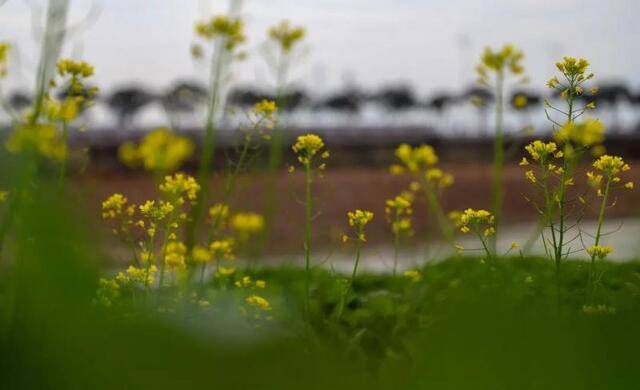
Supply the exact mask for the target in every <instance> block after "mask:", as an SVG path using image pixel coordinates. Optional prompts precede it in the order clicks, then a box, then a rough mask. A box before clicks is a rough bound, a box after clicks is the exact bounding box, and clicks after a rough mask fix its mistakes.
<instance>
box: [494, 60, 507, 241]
mask: <svg viewBox="0 0 640 390" xmlns="http://www.w3.org/2000/svg"><path fill="white" fill-rule="evenodd" d="M503 127H504V71H503V70H500V71H498V73H497V76H496V134H495V138H494V142H493V170H492V177H491V208H492V212H493V215H494V217H495V229H496V232H495V234H494V235H493V237H492V239H491V247H492V248H493V250H494V251H495V249H496V245H497V241H498V229H499V228H500V223H501V222H502V203H503V199H504V183H503V170H504V129H503Z"/></svg>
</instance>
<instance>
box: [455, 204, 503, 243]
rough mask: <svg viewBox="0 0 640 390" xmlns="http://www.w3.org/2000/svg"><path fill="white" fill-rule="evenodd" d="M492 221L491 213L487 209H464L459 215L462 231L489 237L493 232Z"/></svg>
mask: <svg viewBox="0 0 640 390" xmlns="http://www.w3.org/2000/svg"><path fill="white" fill-rule="evenodd" d="M494 222H495V220H494V217H493V215H492V214H491V213H490V212H488V211H487V210H474V209H466V210H465V211H464V212H463V213H462V214H461V215H460V220H459V225H460V231H461V232H462V233H469V232H474V233H476V234H479V235H480V234H481V235H482V236H484V237H489V236H491V235H493V233H494V232H495V228H494V226H493V224H494Z"/></svg>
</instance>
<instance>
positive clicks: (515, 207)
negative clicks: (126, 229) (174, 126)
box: [73, 161, 640, 254]
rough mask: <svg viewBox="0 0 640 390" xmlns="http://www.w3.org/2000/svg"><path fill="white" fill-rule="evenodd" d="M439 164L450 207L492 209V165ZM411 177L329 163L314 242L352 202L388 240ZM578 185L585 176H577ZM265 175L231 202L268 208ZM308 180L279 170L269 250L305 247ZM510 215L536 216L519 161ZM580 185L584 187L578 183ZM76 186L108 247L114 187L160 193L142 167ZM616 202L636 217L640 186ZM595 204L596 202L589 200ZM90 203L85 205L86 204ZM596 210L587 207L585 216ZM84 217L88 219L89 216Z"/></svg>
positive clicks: (324, 240) (133, 193)
mask: <svg viewBox="0 0 640 390" xmlns="http://www.w3.org/2000/svg"><path fill="white" fill-rule="evenodd" d="M639 163H640V162H635V163H634V162H633V161H632V162H631V166H632V171H631V172H630V175H629V179H631V180H635V181H636V182H638V181H639V180H640V170H639V169H633V167H636V166H640V164H639ZM441 167H442V168H443V169H444V170H446V171H448V172H451V173H453V174H454V175H455V178H456V181H455V184H454V185H453V186H452V187H450V188H448V189H447V190H446V192H445V194H444V195H445V196H443V204H444V208H445V210H446V211H450V210H456V209H463V208H467V207H472V208H488V207H489V194H490V177H491V167H490V165H489V164H488V163H458V164H447V163H443V164H441ZM409 182H410V180H409V179H408V177H404V176H403V177H398V176H392V175H391V174H389V173H388V171H387V169H384V168H365V167H358V168H331V169H329V170H328V171H327V172H326V175H325V177H324V178H321V179H317V180H316V182H315V184H314V199H315V205H314V208H315V210H316V211H317V215H316V217H315V220H314V222H313V229H314V246H315V247H316V248H321V247H326V246H328V245H332V244H333V243H335V244H337V243H338V242H339V239H340V237H341V234H342V233H343V232H346V229H347V224H346V217H345V213H346V212H347V211H349V210H353V209H355V208H361V209H368V210H371V211H373V212H374V213H375V219H374V221H373V222H372V223H371V224H370V225H369V226H367V237H368V241H369V243H370V244H372V245H376V244H384V243H389V242H390V239H391V236H390V232H389V229H388V226H387V223H386V221H385V217H384V200H385V199H388V198H390V197H392V196H394V195H396V194H398V193H399V192H400V191H401V190H402V189H404V188H406V187H407V186H408V184H409ZM577 182H578V183H579V184H580V180H577ZM221 183H222V180H221V178H220V177H216V178H214V179H213V180H212V182H211V194H212V196H213V197H214V198H215V197H216V196H217V195H218V196H219V193H220V188H222V186H221ZM266 185H267V176H266V175H265V174H264V173H253V174H245V175H243V176H241V177H240V178H239V180H238V185H237V195H236V196H235V197H234V198H233V201H232V204H231V207H232V208H233V209H234V210H236V211H239V210H243V211H254V212H263V211H264V207H265V204H266V203H267V202H266V199H265V196H266V195H265V194H266V190H265V188H266ZM303 186H304V178H303V175H302V174H301V173H300V172H295V173H292V174H289V173H286V172H284V171H283V172H281V173H279V174H278V177H277V193H278V196H277V212H276V213H275V217H274V220H273V226H272V230H271V234H270V239H269V242H268V246H267V251H268V252H269V253H273V254H276V253H290V252H292V251H298V250H300V248H301V245H302V244H301V243H302V237H303V226H304V206H303V204H302V201H301V200H302V199H303V198H304V187H303ZM505 186H506V195H505V218H504V224H505V225H508V224H511V223H518V222H523V221H527V220H528V221H531V218H532V217H535V209H534V207H533V205H532V204H530V203H529V202H527V201H526V200H525V197H524V194H527V195H528V196H531V195H532V193H533V189H532V186H531V184H530V183H529V182H527V181H526V180H525V178H524V169H523V168H522V167H519V166H517V165H508V166H507V167H506V168H505ZM578 187H579V186H578ZM73 189H74V191H75V193H76V194H77V195H78V196H79V197H80V198H81V202H80V203H82V206H80V207H81V208H83V211H88V213H89V214H88V215H92V216H95V218H92V219H91V220H90V221H88V223H90V224H91V225H95V226H96V227H98V228H99V229H101V230H103V232H104V235H103V237H105V241H104V242H105V245H114V244H115V241H112V239H110V238H109V237H110V234H109V231H108V229H106V228H105V227H104V224H103V223H102V222H101V221H100V220H99V217H98V216H99V207H100V206H99V205H100V202H101V201H102V200H103V199H104V198H106V197H107V196H108V195H110V194H111V193H113V192H120V193H123V194H125V195H126V196H128V197H129V199H130V200H131V201H133V202H140V201H142V200H145V199H149V198H153V197H154V196H155V184H154V181H153V180H152V179H151V178H150V177H149V175H147V174H144V173H128V174H127V173H123V172H117V173H106V172H102V173H95V172H94V173H93V174H89V175H83V176H82V177H80V178H78V179H76V180H75V181H74V186H73ZM616 193H617V196H618V198H617V204H616V207H614V208H612V209H610V211H609V212H608V216H610V217H615V216H617V217H622V216H634V215H635V214H636V213H637V212H638V211H639V210H638V208H637V205H638V201H639V200H640V194H639V193H638V191H637V190H636V191H628V190H624V189H620V190H618V191H616ZM592 203H593V202H592ZM84 208H87V209H88V210H86V209H84ZM589 215H591V216H592V215H593V212H590V213H587V217H589ZM85 218H86V217H85ZM414 224H415V227H416V236H415V238H414V240H416V242H417V240H423V239H424V238H425V237H432V238H437V232H434V231H433V229H432V227H433V223H431V221H430V220H429V219H428V216H427V213H426V210H425V205H424V202H422V201H420V200H418V201H417V202H416V205H415V217H414Z"/></svg>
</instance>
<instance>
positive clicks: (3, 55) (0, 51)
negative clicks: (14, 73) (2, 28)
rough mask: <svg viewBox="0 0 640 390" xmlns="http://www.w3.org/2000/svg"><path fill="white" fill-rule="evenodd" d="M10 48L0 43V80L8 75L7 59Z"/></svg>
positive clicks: (5, 43)
mask: <svg viewBox="0 0 640 390" xmlns="http://www.w3.org/2000/svg"><path fill="white" fill-rule="evenodd" d="M10 50H11V46H10V45H9V44H8V43H7V42H0V78H3V77H6V76H7V74H8V73H9V67H8V66H7V64H8V62H9V61H8V57H9V51H10Z"/></svg>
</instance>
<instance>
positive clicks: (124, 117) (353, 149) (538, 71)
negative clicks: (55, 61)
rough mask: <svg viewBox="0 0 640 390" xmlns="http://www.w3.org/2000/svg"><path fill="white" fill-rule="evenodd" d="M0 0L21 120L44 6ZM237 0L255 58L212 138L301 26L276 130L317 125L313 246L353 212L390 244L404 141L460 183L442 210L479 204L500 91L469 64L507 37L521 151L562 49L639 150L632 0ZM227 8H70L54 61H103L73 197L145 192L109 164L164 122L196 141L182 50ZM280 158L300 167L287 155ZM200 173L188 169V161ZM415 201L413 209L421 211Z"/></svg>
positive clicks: (535, 128)
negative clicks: (274, 44)
mask: <svg viewBox="0 0 640 390" xmlns="http://www.w3.org/2000/svg"><path fill="white" fill-rule="evenodd" d="M0 3H2V5H1V7H0V37H2V38H3V39H6V40H7V41H8V42H9V43H10V44H11V45H12V47H13V48H14V50H12V52H11V57H10V61H9V64H10V68H9V74H10V76H9V77H8V78H7V79H6V80H5V82H4V83H3V86H2V92H3V94H4V96H5V98H6V99H7V101H8V102H9V103H10V104H11V105H12V106H13V107H14V108H15V109H17V110H20V109H23V108H25V107H28V106H29V104H30V102H31V99H32V95H33V82H32V80H33V79H34V75H35V73H36V68H37V61H38V56H39V47H40V43H41V37H42V25H43V19H44V15H45V13H46V2H45V1H41V0H5V1H1V2H0ZM240 3H241V10H240V13H241V16H242V18H243V19H244V20H245V23H246V30H247V44H246V45H244V46H243V50H245V51H246V54H247V58H246V59H245V60H244V61H241V62H238V63H235V64H234V65H233V67H232V70H231V72H230V73H229V75H228V78H227V80H226V81H227V83H226V84H225V93H224V95H225V97H226V105H225V109H224V110H221V112H220V113H219V118H217V120H218V122H217V123H218V126H217V128H218V130H217V131H218V132H219V134H220V135H219V144H218V146H219V147H220V148H221V149H222V150H233V146H234V140H235V138H234V134H235V132H236V130H237V125H238V115H237V112H239V111H241V110H246V109H248V108H250V107H251V105H252V104H254V103H255V102H256V101H259V100H260V99H261V98H263V97H270V96H271V97H272V96H274V94H275V89H276V83H277V81H276V78H275V76H274V74H273V71H272V69H271V67H270V60H269V55H268V48H267V46H266V45H267V44H266V41H267V34H266V32H267V30H268V28H269V27H270V26H273V25H275V24H277V23H279V22H280V21H282V20H284V19H286V20H290V21H291V22H292V24H294V25H300V26H304V27H305V29H306V32H307V35H306V37H305V39H304V41H303V43H302V45H301V47H300V48H299V50H297V51H296V53H295V57H294V58H293V60H292V62H291V66H290V67H289V71H288V77H287V80H286V83H285V84H284V93H285V95H286V96H287V100H286V101H287V104H286V106H285V107H282V109H281V110H280V112H279V122H280V126H281V127H282V128H285V129H287V133H286V134H287V136H288V137H289V139H292V137H294V136H295V135H296V134H298V133H301V132H307V131H314V132H317V133H319V134H320V135H322V136H323V137H324V138H325V139H326V141H327V144H328V146H329V149H331V151H332V158H331V160H330V162H329V170H328V172H327V175H326V176H327V177H326V178H325V179H324V180H321V181H319V182H318V184H317V185H318V192H317V198H318V202H319V203H318V204H319V206H318V207H319V210H320V211H321V214H320V215H319V216H318V218H317V221H316V223H317V224H318V225H317V226H318V228H317V229H316V230H317V232H318V233H317V237H316V238H317V240H319V242H322V243H323V244H325V245H328V246H330V245H332V243H335V242H336V241H337V239H338V237H339V236H340V233H341V228H340V226H343V225H344V222H345V221H344V219H345V217H344V213H345V212H346V211H347V210H349V209H352V208H354V207H355V206H357V207H360V208H366V209H371V210H374V212H376V213H377V214H378V215H379V216H380V218H378V219H377V221H376V223H375V224H374V226H372V228H371V231H372V232H371V237H372V241H373V243H376V242H383V241H385V240H388V238H389V232H388V228H387V227H386V225H385V222H384V220H383V217H382V216H383V207H384V202H383V200H384V199H386V198H389V197H392V196H393V195H395V194H396V193H397V192H398V191H399V190H400V189H401V188H403V187H406V186H407V185H408V183H409V181H408V179H405V178H398V177H392V176H390V175H389V174H388V165H389V164H390V163H392V162H394V156H393V150H394V149H395V147H397V145H398V144H400V143H401V142H409V143H412V144H419V143H429V144H431V145H433V146H434V147H435V148H436V150H437V152H438V154H439V155H440V157H441V161H442V163H443V169H445V170H447V171H449V172H451V173H453V174H454V176H455V177H456V182H455V184H454V186H453V187H452V188H450V189H449V190H448V192H447V196H445V197H444V203H445V209H447V210H452V209H460V208H464V207H476V208H482V207H484V208H488V207H489V178H490V160H491V155H492V154H491V153H492V152H491V150H492V143H493V138H492V134H493V126H494V114H493V112H494V107H493V105H492V103H493V101H494V98H493V94H492V92H491V91H489V90H487V89H485V88H483V87H480V86H478V85H477V84H476V83H475V79H476V75H475V72H474V66H475V64H476V63H477V62H478V59H479V56H480V53H481V52H482V50H483V48H484V47H485V46H487V45H489V46H492V47H498V46H501V45H502V44H504V43H512V44H514V45H515V46H517V47H518V48H520V49H522V50H523V51H524V53H525V60H524V62H523V64H524V66H525V69H526V74H527V75H528V76H529V78H530V82H529V83H528V84H527V85H519V84H515V83H514V84H510V85H507V87H506V90H507V95H506V96H507V97H506V98H507V103H508V104H507V108H506V113H505V131H506V132H507V133H508V134H510V137H509V139H508V140H507V142H508V144H510V145H512V146H513V147H514V148H515V150H521V149H519V148H520V147H521V146H523V145H524V144H525V143H526V142H528V140H530V139H531V138H532V137H540V136H548V135H549V134H550V131H551V126H550V123H549V122H548V121H547V120H546V117H545V113H544V108H543V102H544V99H549V100H550V101H552V102H553V101H557V100H558V97H557V96H553V95H552V94H551V91H550V90H548V89H546V88H545V83H546V80H548V79H549V78H550V77H551V76H552V75H553V74H554V72H555V67H554V63H555V62H556V61H557V60H558V59H560V58H561V57H562V56H563V55H572V56H576V57H584V58H587V59H589V61H590V62H591V64H592V70H593V72H594V73H595V74H596V82H595V85H597V86H598V87H599V88H600V93H599V94H598V95H597V96H596V97H595V99H594V100H595V102H596V106H597V109H596V110H595V111H593V112H591V115H592V116H594V117H596V118H599V119H600V120H601V121H603V122H604V124H605V125H606V126H607V143H606V147H607V149H608V150H609V151H611V152H612V153H621V154H623V155H624V156H625V158H626V159H629V160H634V159H637V158H639V157H640V144H639V143H638V136H639V135H640V74H639V73H638V72H637V71H636V69H638V68H640V54H638V50H637V47H636V42H638V40H639V39H640V26H639V25H638V23H637V20H636V19H637V15H640V3H638V2H637V1H634V0H616V1H612V2H609V3H608V4H606V7H605V6H603V4H602V2H598V1H590V0H589V1H577V0H557V1H543V0H537V1H534V0H523V1H516V2H514V1H506V0H495V1H480V0H448V1H440V0H437V1H428V2H427V1H415V0H395V1H391V0H366V1H365V0H352V1H349V2H344V1H337V0H324V1H311V0H298V1H289V0H268V1H264V0H244V1H242V2H240ZM227 9H228V2H226V1H216V0H210V1H204V0H190V1H183V0H156V1H154V2H153V5H152V6H150V5H149V3H148V2H145V1H131V0H128V1H125V0H110V1H99V0H95V1H71V2H70V9H69V17H68V21H67V24H68V28H69V30H68V32H67V35H66V37H65V42H64V46H63V49H62V57H72V58H76V59H83V60H86V61H87V62H89V63H91V64H93V65H95V67H96V75H95V77H94V79H93V80H94V82H95V86H97V87H99V88H100V94H99V97H98V99H97V102H96V105H95V106H94V107H92V108H91V109H90V110H87V111H86V112H84V113H83V114H82V115H83V118H82V119H83V120H82V122H83V123H84V127H83V129H82V130H84V131H82V132H73V134H72V136H71V143H72V144H73V145H74V146H76V147H77V148H79V149H83V150H86V152H87V153H86V156H85V157H81V158H78V159H77V161H75V164H74V166H75V172H76V173H80V172H82V173H83V175H76V176H75V180H76V182H78V183H79V184H82V186H81V185H79V186H78V187H79V188H84V189H83V190H81V191H83V192H82V193H83V195H85V196H86V197H87V199H88V200H89V201H88V202H87V204H88V205H89V206H91V205H95V207H96V210H97V206H98V205H99V202H100V200H101V199H103V198H104V197H105V196H107V195H108V194H110V193H112V192H114V191H120V192H124V193H128V194H130V195H131V198H132V199H134V200H141V199H144V198H146V197H147V196H148V195H149V193H151V192H152V191H153V186H154V183H153V181H152V180H151V179H149V178H148V177H146V176H145V175H143V174H141V173H139V172H135V171H131V170H129V169H127V168H126V167H125V166H124V165H122V164H121V163H120V162H119V161H118V158H117V148H118V146H119V145H120V144H121V143H122V142H124V141H126V140H137V139H139V138H141V137H142V136H143V134H145V133H146V132H147V131H149V130H152V129H154V128H156V127H159V126H170V127H171V128H172V129H173V130H175V131H177V132H180V133H183V134H185V135H188V136H189V137H191V138H192V139H194V140H196V141H198V140H199V139H200V137H201V135H202V129H203V124H204V116H205V111H206V101H207V93H208V92H207V90H208V76H209V74H208V72H209V70H208V69H209V64H208V61H207V60H206V59H205V60H198V59H194V58H193V56H192V51H193V46H192V45H193V44H194V41H195V36H194V32H193V26H194V23H195V22H196V21H200V20H205V19H207V18H209V17H210V16H211V15H214V14H220V13H224V12H226V10H227ZM568 15H569V17H567V16H568ZM479 102H480V103H479ZM0 123H4V125H3V126H2V125H0V126H2V127H3V131H6V130H7V129H8V128H9V123H8V118H7V117H6V116H5V117H0ZM521 157H522V154H521V153H520V152H516V153H514V154H513V155H512V156H511V159H512V164H510V165H509V166H508V167H507V171H506V184H507V195H506V199H507V201H506V202H507V203H506V205H505V206H506V215H505V219H504V221H505V223H506V224H509V226H511V227H512V228H513V230H512V231H513V232H514V233H513V236H514V237H515V236H522V235H524V236H527V232H528V231H529V230H530V228H531V226H530V225H527V224H524V225H523V224H520V222H522V221H524V220H525V219H530V217H531V215H534V214H535V211H534V208H533V207H532V206H531V205H530V204H528V203H527V202H526V201H525V199H524V197H523V193H526V192H527V191H528V189H529V187H528V185H527V183H526V182H525V179H524V175H523V170H522V169H521V168H519V167H517V164H515V162H516V161H517V160H519V159H520V158H521ZM287 158H288V160H289V161H292V156H287ZM224 159H225V153H218V154H217V155H216V163H217V164H218V165H217V166H219V167H222V166H223V163H224ZM632 165H633V164H632ZM194 166H195V162H193V161H192V162H191V164H190V165H189V166H187V169H189V168H190V167H191V168H193V167H194ZM284 168H285V165H283V171H282V175H281V176H280V177H279V178H278V181H277V183H278V184H277V185H278V187H277V188H278V193H279V194H280V200H281V202H283V203H287V204H295V205H296V206H299V205H298V204H297V203H296V202H297V200H298V199H299V198H300V196H301V193H302V185H303V183H302V180H301V177H299V176H297V175H295V174H294V175H293V176H292V175H288V174H286V172H285V171H284ZM263 179H264V175H263V174H261V172H260V170H259V169H257V170H256V171H253V172H249V173H247V174H246V175H245V177H243V178H241V179H240V181H239V186H240V188H239V189H240V191H239V195H238V199H237V200H236V202H237V203H238V205H239V208H243V209H253V210H259V209H260V204H261V203H260V202H261V199H260V197H259V196H258V197H256V196H255V194H261V191H262V190H263V188H264V180H263ZM87 183H89V184H90V186H86V184H87ZM218 184H219V183H218ZM213 185H214V188H215V185H216V184H215V183H214V184H213ZM87 188H89V190H87ZM79 191H80V190H79ZM214 196H215V195H214ZM623 197H625V199H621V201H620V202H619V204H620V206H619V207H618V208H616V209H615V210H613V211H612V213H615V214H612V215H614V216H615V217H616V218H617V220H616V221H614V222H613V225H614V226H617V224H618V223H620V221H624V225H625V227H624V229H623V231H624V232H627V233H626V235H625V234H621V235H619V237H622V238H621V239H620V240H621V242H620V243H619V244H620V246H621V249H619V250H617V253H618V254H620V256H626V257H628V256H630V255H634V254H635V253H637V250H638V249H640V248H637V247H636V244H635V243H632V242H630V241H629V240H628V239H627V238H628V237H630V236H631V235H635V234H636V233H638V232H640V224H636V223H635V219H634V218H633V217H635V215H636V212H637V210H636V206H635V204H637V202H636V201H637V200H638V199H636V197H635V195H633V194H625V195H623ZM623 200H624V201H623ZM417 209H418V210H417V213H418V214H417V215H420V212H421V210H420V205H418V206H417ZM280 210H281V215H280V217H279V218H277V220H275V221H274V223H275V224H276V225H275V227H274V234H273V237H272V238H271V241H272V245H271V247H272V248H271V249H272V251H274V252H291V251H295V250H297V249H298V248H299V242H300V235H301V232H298V230H299V229H297V228H296V227H295V226H299V225H298V224H295V223H289V222H290V221H291V220H294V221H295V220H300V221H302V207H286V208H281V209H280ZM92 212H93V213H94V214H95V215H96V216H97V215H98V213H97V211H95V210H92ZM416 223H417V226H418V230H419V231H420V230H428V229H429V226H428V223H427V222H426V220H424V218H422V219H421V218H417V221H416ZM511 238H512V237H511V236H508V237H505V240H509V241H510V240H511ZM417 241H419V240H417ZM616 247H618V245H616ZM625 248H626V249H625Z"/></svg>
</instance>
